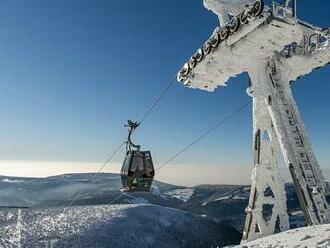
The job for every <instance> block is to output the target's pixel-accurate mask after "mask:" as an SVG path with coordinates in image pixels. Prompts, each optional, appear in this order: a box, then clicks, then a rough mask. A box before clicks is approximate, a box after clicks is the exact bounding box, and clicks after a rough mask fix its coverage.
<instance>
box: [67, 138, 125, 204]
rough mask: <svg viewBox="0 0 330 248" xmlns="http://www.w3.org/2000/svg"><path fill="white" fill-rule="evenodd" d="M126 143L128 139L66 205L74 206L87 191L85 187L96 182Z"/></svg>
mask: <svg viewBox="0 0 330 248" xmlns="http://www.w3.org/2000/svg"><path fill="white" fill-rule="evenodd" d="M124 144H126V141H124V142H122V143H121V144H120V145H119V146H118V147H117V149H116V150H115V151H114V152H113V153H112V154H111V156H110V157H109V158H108V159H107V160H106V161H105V162H104V163H103V164H102V166H101V167H100V168H99V170H98V171H97V172H95V173H94V174H93V175H92V176H91V178H90V179H89V181H88V184H87V185H85V186H84V187H82V188H81V189H80V190H79V191H78V192H77V193H76V195H75V197H74V198H73V199H72V200H71V201H70V203H69V204H68V205H67V206H66V207H70V206H72V205H73V204H74V203H75V202H76V201H77V200H78V198H79V197H80V196H81V194H82V193H83V192H84V191H85V189H86V188H87V187H88V186H90V185H91V184H93V183H94V181H95V179H96V178H97V176H98V175H99V174H100V173H102V171H103V169H104V168H105V167H106V166H107V165H108V164H109V163H110V162H111V160H112V159H113V158H114V156H116V154H117V153H118V152H119V151H120V150H121V148H122V147H123V146H124Z"/></svg>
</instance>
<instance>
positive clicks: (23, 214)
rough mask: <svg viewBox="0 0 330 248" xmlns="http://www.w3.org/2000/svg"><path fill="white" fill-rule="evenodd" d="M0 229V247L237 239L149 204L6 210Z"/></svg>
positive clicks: (221, 228) (169, 244)
mask: <svg viewBox="0 0 330 248" xmlns="http://www.w3.org/2000/svg"><path fill="white" fill-rule="evenodd" d="M0 225H1V229H0V247H25V248H29V247H31V248H32V247H33V248H35V247H45V244H48V245H49V244H51V243H52V244H53V247H54V248H57V247H61V248H63V247H77V248H78V247H79V248H84V247H86V248H91V247H98V248H103V247H104V248H105V247H116V248H121V247H122V248H127V247H137V248H140V247H141V248H142V247H143V248H148V247H150V248H151V247H159V248H163V247H164V248H173V247H182V248H184V247H187V248H193V247H196V248H200V247H223V246H226V245H229V244H238V243H239V240H240V233H239V232H237V231H236V230H235V229H233V228H231V227H229V226H227V225H225V224H217V223H215V222H214V221H212V220H210V219H208V218H202V217H198V216H195V215H192V214H190V213H187V212H184V211H181V210H175V209H171V208H164V207H161V206H155V205H148V204H142V205H141V204H139V205H135V204H131V205H116V206H114V205H113V206H89V207H71V208H53V209H50V208H48V209H33V210H32V209H25V210H19V209H7V210H3V211H1V212H0ZM46 247H49V246H46Z"/></svg>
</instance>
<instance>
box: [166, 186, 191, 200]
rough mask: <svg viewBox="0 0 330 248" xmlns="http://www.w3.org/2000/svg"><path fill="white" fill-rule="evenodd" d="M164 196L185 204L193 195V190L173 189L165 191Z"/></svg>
mask: <svg viewBox="0 0 330 248" xmlns="http://www.w3.org/2000/svg"><path fill="white" fill-rule="evenodd" d="M164 194H165V195H168V196H171V197H174V198H177V199H179V200H181V201H184V202H186V201H188V200H189V199H190V197H191V196H192V195H193V194H194V189H191V188H187V189H175V190H170V191H167V192H165V193H164Z"/></svg>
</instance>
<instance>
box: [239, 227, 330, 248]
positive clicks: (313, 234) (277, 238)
mask: <svg viewBox="0 0 330 248" xmlns="http://www.w3.org/2000/svg"><path fill="white" fill-rule="evenodd" d="M238 247H240V248H329V247H330V225H329V224H328V225H320V226H312V227H305V228H299V229H294V230H289V231H287V232H284V233H279V234H276V235H272V236H268V237H265V238H262V239H258V240H255V241H252V242H249V243H244V244H242V245H240V246H237V248H238Z"/></svg>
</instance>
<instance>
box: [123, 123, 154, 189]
mask: <svg viewBox="0 0 330 248" xmlns="http://www.w3.org/2000/svg"><path fill="white" fill-rule="evenodd" d="M139 125H140V124H139V123H138V122H133V121H131V120H128V121H127V125H125V126H126V127H128V138H127V141H126V156H125V160H124V162H123V165H122V168H121V181H122V184H123V191H126V192H149V191H150V188H151V185H152V182H153V180H154V177H155V169H154V165H153V162H152V157H151V152H150V151H141V150H140V148H141V146H140V145H136V144H134V143H133V142H132V139H131V138H132V134H133V132H134V131H135V130H136V129H137V128H138V127H139Z"/></svg>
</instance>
